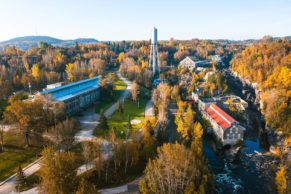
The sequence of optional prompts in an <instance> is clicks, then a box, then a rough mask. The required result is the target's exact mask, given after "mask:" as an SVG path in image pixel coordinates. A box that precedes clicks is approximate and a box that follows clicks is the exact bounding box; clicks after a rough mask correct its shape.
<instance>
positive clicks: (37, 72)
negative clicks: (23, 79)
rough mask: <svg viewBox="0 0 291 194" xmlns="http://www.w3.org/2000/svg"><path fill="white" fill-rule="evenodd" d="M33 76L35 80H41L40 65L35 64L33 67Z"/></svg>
mask: <svg viewBox="0 0 291 194" xmlns="http://www.w3.org/2000/svg"><path fill="white" fill-rule="evenodd" d="M31 75H32V76H33V78H34V79H35V80H39V77H40V70H39V66H38V64H33V65H32V67H31Z"/></svg>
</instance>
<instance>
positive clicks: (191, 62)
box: [180, 56, 207, 71]
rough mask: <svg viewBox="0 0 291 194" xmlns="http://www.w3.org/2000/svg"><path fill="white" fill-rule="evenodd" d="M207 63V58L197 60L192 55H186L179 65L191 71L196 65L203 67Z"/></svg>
mask: <svg viewBox="0 0 291 194" xmlns="http://www.w3.org/2000/svg"><path fill="white" fill-rule="evenodd" d="M206 64H207V60H198V59H197V58H196V57H194V56H188V57H186V58H185V59H183V60H182V61H181V62H180V67H184V68H187V69H189V70H191V71H193V70H194V69H195V68H197V67H203V66H205V65H206Z"/></svg>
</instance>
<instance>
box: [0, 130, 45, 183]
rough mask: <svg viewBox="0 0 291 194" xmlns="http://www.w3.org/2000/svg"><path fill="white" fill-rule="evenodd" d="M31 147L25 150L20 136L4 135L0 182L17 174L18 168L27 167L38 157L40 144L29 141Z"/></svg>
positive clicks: (22, 138)
mask: <svg viewBox="0 0 291 194" xmlns="http://www.w3.org/2000/svg"><path fill="white" fill-rule="evenodd" d="M31 145H32V146H31V147H28V148H25V143H24V137H23V135H21V134H12V133H9V134H8V133H4V149H5V151H4V152H2V153H0V181H3V180H5V179H6V178H7V177H9V176H10V175H12V174H13V173H15V172H17V169H18V166H19V165H21V166H22V167H25V166H27V165H28V164H30V163H31V162H33V161H35V160H36V159H37V158H39V157H40V152H41V150H42V144H40V143H39V141H38V140H34V139H31Z"/></svg>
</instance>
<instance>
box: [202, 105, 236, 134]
mask: <svg viewBox="0 0 291 194" xmlns="http://www.w3.org/2000/svg"><path fill="white" fill-rule="evenodd" d="M206 112H207V114H208V115H209V117H211V119H212V120H214V121H215V122H216V123H217V124H218V125H219V126H220V127H221V128H222V129H226V128H228V127H230V126H231V124H232V123H233V122H235V120H234V119H233V118H232V117H231V116H229V115H228V114H227V113H225V112H224V111H223V110H221V109H220V108H219V107H218V106H217V105H215V104H211V105H210V106H209V107H208V108H207V109H206Z"/></svg>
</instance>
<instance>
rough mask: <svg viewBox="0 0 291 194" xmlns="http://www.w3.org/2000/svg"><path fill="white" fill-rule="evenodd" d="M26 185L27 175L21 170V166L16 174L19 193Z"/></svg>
mask: <svg viewBox="0 0 291 194" xmlns="http://www.w3.org/2000/svg"><path fill="white" fill-rule="evenodd" d="M25 183H26V177H25V174H24V172H23V170H22V168H21V165H19V167H18V171H17V174H16V189H17V191H18V192H19V191H20V188H21V187H23V186H24V185H25Z"/></svg>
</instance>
